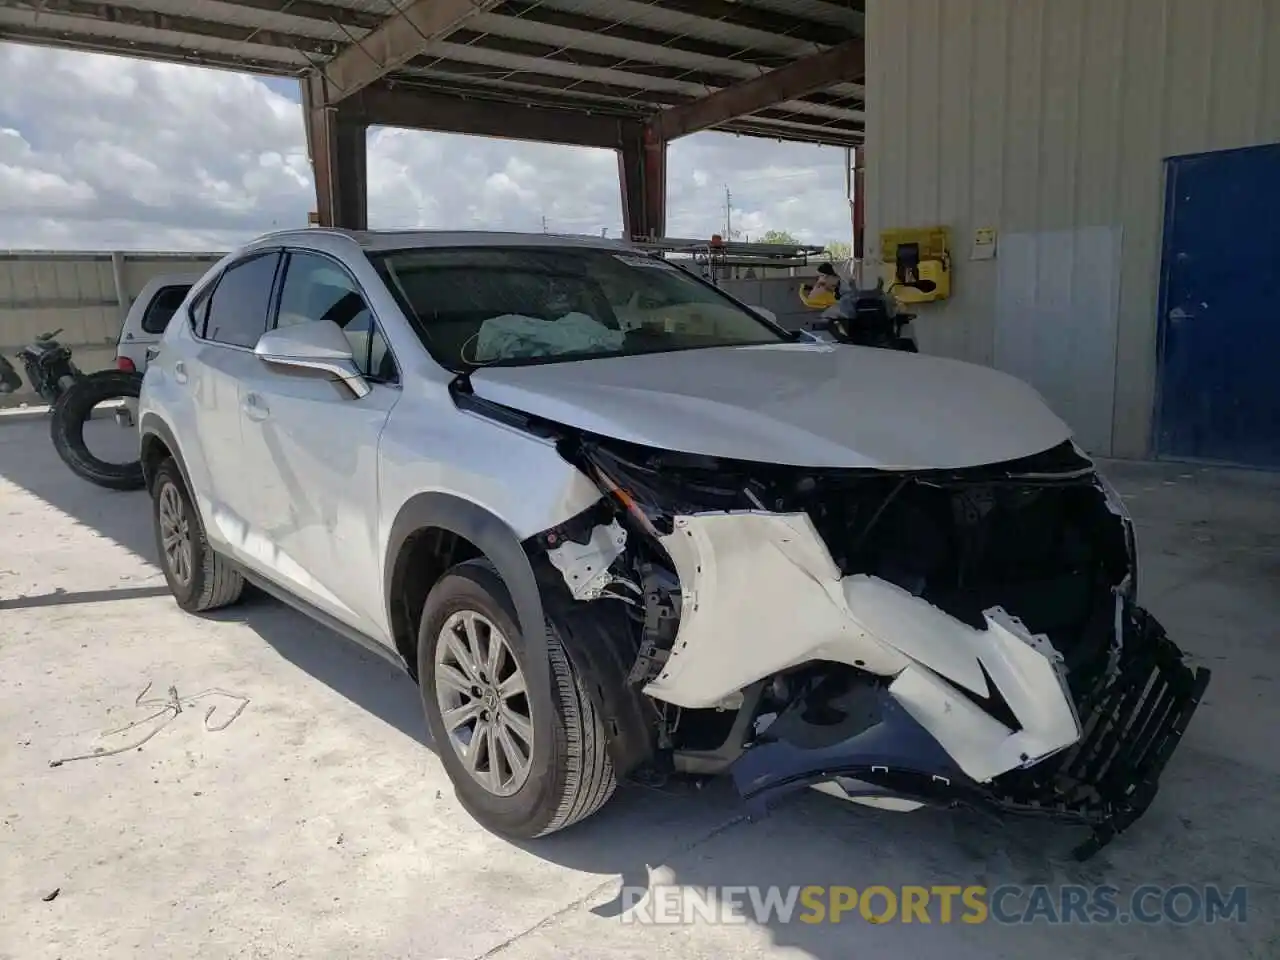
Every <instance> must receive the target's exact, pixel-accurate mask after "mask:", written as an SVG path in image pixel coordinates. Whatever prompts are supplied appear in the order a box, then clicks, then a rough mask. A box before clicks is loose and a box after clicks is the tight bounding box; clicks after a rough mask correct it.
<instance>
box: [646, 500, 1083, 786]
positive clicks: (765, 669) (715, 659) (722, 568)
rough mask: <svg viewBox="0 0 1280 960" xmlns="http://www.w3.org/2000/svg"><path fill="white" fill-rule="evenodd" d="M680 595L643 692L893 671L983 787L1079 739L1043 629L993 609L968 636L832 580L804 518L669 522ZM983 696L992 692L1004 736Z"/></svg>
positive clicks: (909, 604)
mask: <svg viewBox="0 0 1280 960" xmlns="http://www.w3.org/2000/svg"><path fill="white" fill-rule="evenodd" d="M662 543H663V546H664V547H665V548H666V549H667V551H668V553H669V554H670V556H671V558H672V561H673V562H674V563H675V565H676V572H677V574H678V576H679V578H680V582H681V583H682V584H684V585H687V586H686V587H685V588H684V591H683V598H682V615H681V624H680V630H679V632H678V633H677V635H676V640H675V644H674V646H673V648H672V650H671V655H670V657H669V658H668V660H667V662H666V664H665V665H664V668H663V670H662V672H661V673H660V674H659V675H658V677H657V679H655V680H654V681H652V682H651V683H650V684H649V685H648V686H647V687H646V689H645V692H646V693H648V694H649V695H650V696H652V697H655V698H657V699H659V700H664V701H666V702H668V703H673V704H676V705H678V706H682V707H692V708H699V707H711V706H715V705H716V704H718V703H721V702H722V701H724V700H725V699H726V698H728V697H729V696H731V695H732V694H733V693H735V692H737V691H738V690H740V689H742V688H743V687H745V686H747V685H748V684H750V683H753V682H755V681H757V680H759V679H761V678H762V677H768V676H772V675H774V674H777V673H780V672H782V671H784V670H787V669H788V668H790V667H794V666H798V665H800V664H804V663H807V662H810V661H815V660H827V661H834V662H837V663H844V664H848V665H850V666H854V667H857V668H859V669H861V670H865V671H867V672H868V673H871V674H875V675H878V676H883V677H895V678H896V679H895V680H894V681H893V683H892V684H891V685H890V686H889V692H890V694H891V695H892V696H893V697H894V699H895V700H897V701H898V702H899V703H900V704H901V705H902V706H903V707H904V708H905V709H906V710H907V712H908V713H909V714H910V715H911V716H912V717H913V718H914V719H915V720H916V722H918V723H919V724H920V725H921V726H922V727H924V729H925V730H927V731H928V732H929V733H930V734H931V735H932V736H933V737H934V738H936V739H937V740H938V742H939V743H940V744H942V746H943V747H944V748H945V749H946V750H947V752H948V753H949V754H950V755H951V756H952V757H953V758H954V760H955V762H956V763H957V764H958V765H959V766H960V768H961V769H962V770H963V771H964V773H965V774H966V775H967V776H969V777H971V778H972V779H974V780H976V781H979V782H982V781H986V780H989V779H991V778H992V777H994V776H997V775H999V774H1001V773H1004V772H1006V771H1008V770H1011V769H1014V768H1016V767H1022V766H1028V765H1030V764H1033V763H1035V762H1038V761H1039V760H1042V759H1044V758H1045V757H1047V756H1050V755H1052V754H1054V753H1056V752H1058V751H1060V750H1062V749H1064V748H1066V747H1069V746H1070V745H1071V744H1073V743H1075V742H1076V741H1077V740H1078V739H1079V738H1080V732H1081V731H1080V723H1079V720H1078V718H1077V717H1076V714H1075V710H1074V708H1073V707H1072V702H1071V697H1070V695H1069V693H1068V691H1067V689H1066V684H1065V680H1064V679H1063V674H1062V658H1061V656H1060V655H1059V654H1058V652H1057V651H1056V650H1055V649H1054V648H1053V646H1052V644H1051V643H1050V642H1049V641H1048V639H1047V638H1046V637H1043V636H1033V635H1032V634H1031V633H1030V632H1029V631H1027V629H1026V628H1025V627H1024V626H1023V625H1022V624H1021V622H1019V621H1018V620H1017V618H1015V617H1012V616H1010V615H1009V614H1008V613H1006V612H1005V611H1004V610H1002V609H1000V608H999V607H995V608H992V609H991V610H988V611H986V612H985V614H984V616H985V618H986V629H985V630H976V629H974V628H973V627H970V626H969V625H967V624H965V623H962V622H960V621H959V620H956V619H954V618H952V617H951V616H949V615H948V614H946V613H944V612H943V611H941V610H939V609H938V608H936V607H934V606H931V605H930V604H929V603H927V602H925V601H923V600H921V599H919V598H917V597H915V596H913V595H912V594H910V593H909V592H907V591H906V590H904V589H902V588H901V587H898V586H895V585H893V584H890V583H888V582H886V581H884V580H880V579H878V578H875V577H870V576H865V575H858V576H851V577H845V578H841V576H840V572H839V570H838V569H837V567H836V565H835V562H834V561H833V560H832V558H831V556H830V554H829V552H828V551H827V549H826V547H825V546H824V545H823V543H822V540H821V539H820V537H819V536H818V533H817V531H816V530H815V529H814V527H813V524H812V523H811V522H810V520H809V518H808V517H807V516H806V515H804V514H790V515H779V514H766V513H717V514H703V515H695V516H681V517H677V518H676V519H675V522H674V529H673V531H672V533H671V534H669V535H668V536H666V537H664V538H663V540H662ZM966 691H967V692H968V693H970V694H973V695H974V696H975V697H977V698H979V699H981V700H989V699H991V698H994V697H1001V698H1003V699H1004V702H1005V703H1006V704H1007V705H1008V707H1009V710H1010V711H1011V712H1012V714H1013V716H1014V717H1016V719H1017V721H1018V724H1019V725H1020V729H1017V730H1014V729H1011V728H1010V727H1009V726H1006V725H1005V724H1004V723H1001V722H1000V721H999V720H997V719H995V718H994V717H993V716H991V714H990V713H988V712H987V711H985V710H984V709H983V708H982V707H981V706H980V705H979V704H978V703H976V702H975V701H974V699H973V697H970V696H969V695H967V694H966Z"/></svg>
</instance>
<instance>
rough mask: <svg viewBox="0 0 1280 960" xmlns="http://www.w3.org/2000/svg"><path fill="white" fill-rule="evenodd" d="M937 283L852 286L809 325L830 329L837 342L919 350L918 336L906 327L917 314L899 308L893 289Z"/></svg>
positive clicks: (929, 289) (933, 287)
mask: <svg viewBox="0 0 1280 960" xmlns="http://www.w3.org/2000/svg"><path fill="white" fill-rule="evenodd" d="M937 286H938V285H937V284H936V283H934V282H933V281H932V280H900V281H895V282H894V283H892V284H890V285H889V286H888V288H886V287H885V286H884V281H880V282H878V283H877V284H876V286H875V287H874V288H872V289H869V290H858V289H854V290H850V291H849V292H848V293H846V294H845V295H844V296H842V297H841V298H840V299H839V300H837V301H836V302H835V303H834V304H833V305H832V306H830V307H828V308H827V309H826V310H824V311H823V313H822V317H821V319H819V320H817V321H815V322H814V323H813V324H811V325H810V327H809V329H811V330H816V331H824V332H826V333H829V334H831V337H832V339H834V340H836V341H837V342H838V343H848V344H853V345H855V346H860V347H879V348H881V349H885V350H901V351H904V352H906V353H919V352H920V348H919V346H917V344H916V340H915V336H914V334H912V333H911V332H910V331H909V330H908V329H907V325H908V324H910V323H911V321H913V320H914V319H916V315H915V314H914V313H903V312H901V311H900V310H899V308H898V301H897V298H896V297H894V296H893V291H894V290H895V289H896V288H898V287H909V288H911V289H913V290H919V291H920V292H921V293H932V292H933V291H934V290H936V289H937Z"/></svg>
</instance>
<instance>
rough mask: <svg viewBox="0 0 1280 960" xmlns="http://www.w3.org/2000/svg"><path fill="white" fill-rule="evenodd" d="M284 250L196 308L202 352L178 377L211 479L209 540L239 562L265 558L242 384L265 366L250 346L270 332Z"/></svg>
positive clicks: (234, 274)
mask: <svg viewBox="0 0 1280 960" xmlns="http://www.w3.org/2000/svg"><path fill="white" fill-rule="evenodd" d="M279 263H280V251H278V250H268V251H265V252H258V251H255V252H254V253H252V254H250V255H248V256H246V257H244V258H243V259H240V260H237V261H235V262H234V263H232V264H231V265H230V266H228V267H227V268H226V269H225V270H224V271H223V273H222V275H221V276H220V277H219V278H218V280H217V281H216V283H215V284H214V285H213V286H212V288H211V289H210V290H209V291H208V293H206V294H204V295H202V297H201V298H200V300H199V301H197V303H195V304H194V305H193V322H192V333H193V334H194V335H195V338H196V342H197V349H196V350H195V351H194V354H193V355H192V356H191V358H190V360H189V362H182V363H183V366H182V368H181V369H177V370H175V371H174V378H175V379H176V380H178V381H179V382H180V383H183V382H185V383H186V384H187V388H188V389H189V391H190V392H191V393H192V394H193V399H194V404H193V405H194V410H195V417H194V419H195V428H196V434H197V438H198V443H199V446H200V455H201V459H202V460H203V462H204V466H205V469H206V471H207V476H208V486H207V490H206V495H207V500H208V502H207V503H202V504H201V509H202V511H203V512H204V516H205V518H206V522H207V524H208V526H209V527H210V530H209V534H210V536H211V537H213V538H214V539H215V540H216V541H218V542H220V543H222V544H224V545H225V546H226V547H227V548H228V552H230V553H232V554H233V555H234V556H235V557H236V558H237V559H240V560H242V561H243V560H246V559H247V558H248V557H250V556H255V555H257V554H258V553H260V550H261V546H260V544H259V543H257V542H256V538H255V537H254V536H253V531H252V529H251V527H250V526H249V524H248V522H247V518H248V515H249V512H250V509H251V507H252V504H253V500H254V497H255V490H254V489H253V486H252V484H251V483H250V482H248V480H247V476H246V471H245V470H244V468H243V465H242V461H243V459H244V448H243V437H242V434H241V420H242V412H241V407H240V398H241V389H240V384H241V383H242V382H243V381H244V380H246V379H248V378H250V377H251V376H253V374H254V373H255V372H256V370H257V368H258V367H260V366H261V365H262V361H260V360H259V359H258V358H257V357H256V356H254V354H253V348H254V346H255V345H256V344H257V342H258V338H259V337H261V336H262V334H263V333H264V332H266V329H267V314H268V309H269V307H270V304H271V297H272V292H273V290H274V284H275V278H276V271H277V268H278V266H279Z"/></svg>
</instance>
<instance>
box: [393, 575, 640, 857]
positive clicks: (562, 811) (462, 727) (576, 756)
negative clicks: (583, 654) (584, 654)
mask: <svg viewBox="0 0 1280 960" xmlns="http://www.w3.org/2000/svg"><path fill="white" fill-rule="evenodd" d="M517 623H518V618H517V616H516V612H515V608H514V606H513V605H512V603H511V597H510V594H509V593H508V592H507V588H506V586H505V585H504V584H503V582H502V580H501V578H500V577H499V576H498V574H497V573H496V571H494V569H493V568H492V567H491V566H490V565H489V564H488V563H487V562H485V561H483V560H480V561H476V560H472V561H468V562H467V563H463V564H459V565H458V566H456V567H454V568H453V569H452V570H451V571H449V572H448V573H447V574H445V576H444V577H442V578H441V580H440V581H439V582H438V583H437V584H436V585H435V587H434V588H433V589H432V591H431V593H430V595H429V596H428V597H427V602H426V605H425V607H424V609H423V614H422V623H421V626H420V629H419V635H418V677H419V683H420V685H421V690H422V702H423V708H424V711H425V713H426V718H427V727H428V729H429V730H430V732H431V738H432V740H433V742H434V743H435V744H437V750H438V752H439V756H440V760H441V762H442V763H443V764H444V768H445V771H446V772H447V773H448V774H449V779H450V780H452V781H453V785H454V789H455V790H456V791H457V794H458V799H459V800H460V801H461V802H462V805H463V806H464V807H465V808H466V809H467V812H468V813H470V814H471V816H473V817H474V818H475V819H476V820H477V821H478V822H479V823H480V824H481V825H482V826H484V827H485V828H487V829H489V830H492V831H493V832H494V833H497V834H500V835H502V836H506V837H510V838H512V839H520V840H531V839H534V838H536V837H542V836H546V835H547V834H550V833H555V832H556V831H558V830H562V829H564V828H565V827H568V826H570V825H572V824H574V823H577V822H578V821H580V820H583V819H586V818H587V817H589V816H591V815H592V814H594V813H595V812H596V811H597V810H599V809H600V807H602V806H603V805H604V804H605V802H606V801H607V800H608V799H609V798H610V797H611V796H612V795H613V792H614V790H615V789H616V787H617V779H616V777H615V776H614V770H613V763H612V761H611V760H610V758H609V753H608V749H607V745H606V739H605V734H604V728H603V724H602V723H601V721H600V717H599V714H598V713H597V711H596V709H595V705H594V704H593V703H592V701H591V699H590V697H589V696H588V695H587V692H586V690H585V688H584V687H583V685H582V682H581V680H579V678H578V676H577V673H576V671H575V670H574V668H573V664H572V663H571V662H570V661H569V658H568V656H567V655H566V653H565V650H564V646H563V645H562V644H561V642H560V639H559V638H558V637H557V636H556V634H555V631H554V629H549V630H548V635H547V653H548V657H549V666H550V668H551V669H550V672H551V691H550V697H548V696H547V694H546V693H545V692H542V691H538V692H537V693H532V694H531V693H530V692H529V691H528V690H527V687H526V684H525V680H524V678H525V677H526V676H527V671H526V669H525V663H526V660H525V658H526V656H527V651H526V649H525V644H524V642H523V638H522V637H521V634H520V630H519V627H518V626H517ZM546 711H549V712H550V715H551V716H550V719H551V726H552V730H553V736H552V737H550V738H549V740H548V738H547V737H545V736H542V735H540V734H541V729H540V728H541V726H542V723H541V721H542V719H543V717H544V716H545V712H546Z"/></svg>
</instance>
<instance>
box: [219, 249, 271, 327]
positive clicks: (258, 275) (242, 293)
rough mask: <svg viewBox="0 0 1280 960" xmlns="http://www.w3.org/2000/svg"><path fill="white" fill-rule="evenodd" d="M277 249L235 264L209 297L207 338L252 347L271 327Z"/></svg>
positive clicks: (225, 272)
mask: <svg viewBox="0 0 1280 960" xmlns="http://www.w3.org/2000/svg"><path fill="white" fill-rule="evenodd" d="M279 261H280V254H279V252H277V251H272V252H271V253H263V254H258V255H257V256H255V257H251V258H249V259H248V260H241V261H240V262H238V263H234V264H232V265H231V266H230V267H228V268H227V269H226V271H224V272H223V274H222V276H221V277H220V278H219V279H218V282H217V284H216V285H215V286H214V288H213V296H212V297H210V298H209V307H208V310H209V312H208V317H207V319H206V320H205V324H204V336H205V339H206V340H213V341H216V342H217V343H225V344H227V345H228V346H232V347H252V346H253V345H254V344H256V343H257V342H258V338H259V337H261V336H262V335H263V334H264V333H265V332H266V330H267V309H268V307H269V306H270V303H271V289H272V285H273V284H274V283H275V278H276V265H277V264H278V263H279Z"/></svg>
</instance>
